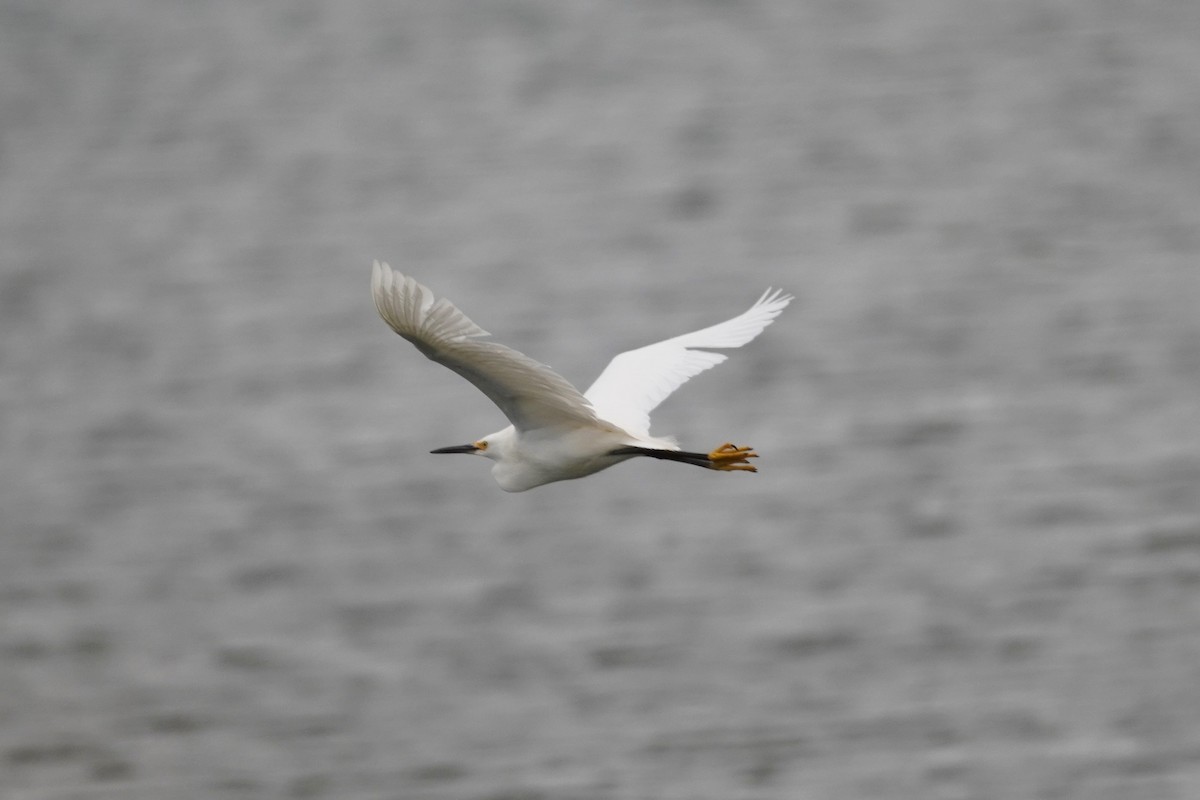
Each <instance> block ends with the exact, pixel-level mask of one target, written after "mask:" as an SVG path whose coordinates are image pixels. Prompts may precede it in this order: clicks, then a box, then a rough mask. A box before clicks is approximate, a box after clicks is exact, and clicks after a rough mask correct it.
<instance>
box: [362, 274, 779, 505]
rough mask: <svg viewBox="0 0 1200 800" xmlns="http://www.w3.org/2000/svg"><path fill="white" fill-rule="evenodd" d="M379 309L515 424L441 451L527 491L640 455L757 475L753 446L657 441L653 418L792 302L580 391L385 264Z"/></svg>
mask: <svg viewBox="0 0 1200 800" xmlns="http://www.w3.org/2000/svg"><path fill="white" fill-rule="evenodd" d="M371 294H372V295H373V297H374V298H375V308H376V309H377V310H378V311H379V316H381V317H382V318H383V320H384V322H386V323H387V324H388V325H389V326H390V327H391V328H392V330H394V331H395V332H396V333H398V334H400V335H401V336H403V337H404V338H405V339H408V340H409V341H410V342H412V343H413V344H414V345H416V347H417V349H418V350H420V351H421V352H422V353H424V354H425V355H426V356H427V357H428V358H430V359H431V360H433V361H436V362H438V363H440V364H443V365H444V366H446V367H449V368H450V369H452V370H454V371H455V372H457V373H458V374H459V375H462V376H463V377H464V378H466V379H467V380H468V381H470V382H471V383H473V384H474V385H475V386H476V388H478V389H479V390H480V391H481V392H483V393H484V394H485V395H487V396H488V398H489V399H491V401H492V402H493V403H495V404H496V405H497V406H498V407H499V408H500V410H501V411H502V412H504V415H505V416H506V417H508V420H509V422H511V423H512V424H511V425H510V426H509V427H507V428H505V429H503V430H501V431H497V432H496V433H494V434H491V435H490V436H485V437H483V438H482V439H478V440H476V441H474V442H472V443H471V444H469V445H459V446H456V447H446V448H440V449H438V450H434V451H432V452H435V453H473V454H475V455H482V456H485V457H487V458H490V459H492V460H493V461H495V462H496V463H495V465H494V466H493V467H492V474H493V476H494V477H495V478H496V482H497V483H499V484H500V488H502V489H504V490H505V491H510V492H519V491H524V490H526V489H532V488H533V487H535V486H540V485H542V484H543V483H550V482H552V481H558V480H566V479H569V478H580V477H583V476H585V475H590V474H592V473H593V472H598V471H600V470H602V469H605V468H606V467H610V466H612V465H614V464H618V463H620V462H621V461H625V460H627V459H629V458H634V457H636V456H649V457H652V458H660V459H665V460H669V461H680V462H683V463H688V464H694V465H696V466H702V467H706V468H708V469H716V470H723V471H735V470H740V471H749V472H753V471H755V470H754V467H752V466H750V464H749V461H748V459H750V458H755V457H756V456H757V454H756V453H754V451H753V450H751V448H749V447H736V446H734V445H732V444H725V445H722V446H721V447H719V448H716V449H714V450H713V451H712V452H709V453H694V452H685V451H682V450H680V449H679V448H678V446H676V445H675V443H674V442H673V441H672V440H670V439H660V438H655V437H653V436H651V435H650V412H651V411H653V410H654V409H655V408H656V407H657V406H658V405H659V403H661V402H662V401H663V400H665V399H666V398H667V397H668V396H670V394H671V393H672V392H674V391H675V390H676V389H678V388H679V387H680V386H682V385H683V384H684V383H685V382H687V380H688V379H690V378H692V377H694V376H696V375H698V374H699V373H701V372H703V371H704V370H707V369H710V368H712V367H714V366H716V365H717V364H720V363H721V362H722V361H724V360H725V359H726V358H727V356H726V355H724V354H723V353H713V352H710V351H709V350H708V349H707V348H732V347H741V346H742V345H744V344H746V343H747V342H749V341H751V340H752V339H754V338H755V337H756V336H758V335H759V334H760V333H762V331H763V329H764V328H766V327H767V326H768V325H770V324H771V322H772V321H773V320H774V319H775V317H777V316H779V314H780V312H782V311H783V309H784V308H785V307H787V304H788V303H789V302H791V300H792V297H791V295H785V294H783V293H782V292H781V291H779V290H774V291H772V290H770V289H768V290H767V291H766V292H765V293H764V294H763V295H762V297H760V298H759V299H758V302H756V303H755V304H754V305H753V306H751V307H750V309H749V310H748V311H746V312H744V313H743V314H740V315H739V316H737V317H734V318H733V319H731V320H728V321H726V322H722V323H720V324H717V325H713V326H711V327H708V328H704V329H702V330H698V331H694V332H692V333H687V334H684V335H682V336H676V337H674V338H672V339H667V340H665V341H662V342H658V343H656V344H651V345H647V346H646V347H641V348H638V349H636V350H629V351H627V352H625V353H621V354H620V355H618V356H617V357H616V358H614V359H613V360H612V361H611V362H610V363H609V365H608V366H607V367H606V368H605V369H604V371H603V372H602V373H600V377H598V378H597V379H596V380H595V382H594V383H593V384H592V385H591V387H590V388H589V389H588V390H587V392H585V393H583V394H580V392H579V390H578V389H576V388H575V387H574V386H572V385H571V383H570V382H569V381H567V380H566V379H565V378H563V377H562V376H560V375H558V374H557V373H556V372H554V371H553V370H552V369H550V368H549V367H547V366H546V365H545V364H540V363H538V362H537V361H534V360H533V359H531V358H529V357H528V356H526V355H524V354H522V353H519V352H517V351H516V350H513V349H512V348H509V347H505V346H504V345H502V344H499V343H497V342H493V341H488V340H486V339H484V338H483V337H486V336H488V333H487V331H485V330H483V329H482V328H480V327H479V326H478V325H476V324H475V323H474V322H472V321H471V320H470V319H469V318H468V317H467V316H466V315H465V314H463V313H462V312H461V311H459V310H458V309H457V308H456V307H455V306H454V305H453V304H452V303H451V302H450V301H449V300H446V299H445V298H435V297H434V296H433V293H432V292H431V291H430V290H429V289H427V288H426V287H424V286H422V285H421V284H419V283H417V282H416V281H415V280H413V279H412V278H410V277H407V276H405V275H402V274H400V273H399V272H395V271H394V270H392V269H391V267H389V266H388V265H387V264H381V263H380V262H378V261H376V262H375V265H374V268H373V270H372V274H371Z"/></svg>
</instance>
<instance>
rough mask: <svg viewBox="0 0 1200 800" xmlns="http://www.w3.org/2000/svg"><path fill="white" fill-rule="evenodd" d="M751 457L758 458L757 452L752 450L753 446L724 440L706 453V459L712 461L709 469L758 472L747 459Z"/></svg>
mask: <svg viewBox="0 0 1200 800" xmlns="http://www.w3.org/2000/svg"><path fill="white" fill-rule="evenodd" d="M751 458H758V453H756V452H754V448H752V447H738V446H737V445H735V444H733V443H732V442H726V443H725V444H723V445H721V446H720V447H718V448H717V449H716V450H713V451H712V452H711V453H709V454H708V460H709V461H711V462H712V465H711V466H710V467H709V469H719V470H725V471H733V470H742V471H744V472H758V470H757V469H755V468H754V467H753V466H752V465H751V464H750V461H749V459H751Z"/></svg>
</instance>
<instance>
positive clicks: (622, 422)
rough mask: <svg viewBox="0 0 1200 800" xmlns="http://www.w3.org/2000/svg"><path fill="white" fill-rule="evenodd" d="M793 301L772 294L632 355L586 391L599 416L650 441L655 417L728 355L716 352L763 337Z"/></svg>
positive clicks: (616, 361)
mask: <svg viewBox="0 0 1200 800" xmlns="http://www.w3.org/2000/svg"><path fill="white" fill-rule="evenodd" d="M791 301H792V296H791V295H786V294H784V293H783V292H782V290H779V289H775V290H771V289H768V290H767V291H766V292H764V293H763V296H762V297H760V298H758V302H756V303H755V304H754V305H753V306H751V307H750V310H748V311H746V312H745V313H744V314H741V315H740V316H737V317H734V318H733V319H731V320H728V321H726V322H722V323H720V324H718V325H713V326H711V327H708V328H704V329H702V330H698V331H694V332H692V333H685V334H683V335H682V336H676V337H675V338H673V339H667V340H666V341H662V342H658V343H656V344H651V345H647V346H646V347H641V348H638V349H637V350H628V351H626V352H624V353H621V354H620V355H619V356H617V357H616V358H614V359H613V360H612V361H611V362H609V364H608V366H607V367H605V369H604V372H602V373H600V377H598V378H596V381H595V383H593V384H592V385H591V387H590V388H589V389H588V390H587V391H586V392H584V397H586V398H587V399H588V400H589V401H591V404H592V408H593V409H595V412H596V415H597V416H598V417H600V418H601V419H603V420H604V421H606V422H611V423H612V424H614V425H618V426H620V427H621V428H622V429H624V430H626V431H628V432H629V433H632V434H634V435H635V436H649V434H650V412H651V411H653V410H654V409H655V408H657V407H658V404H659V403H661V402H662V401H663V400H666V399H667V397H669V396H670V395H671V393H672V392H674V391H675V390H676V389H678V388H679V387H680V386H682V385H683V384H684V383H686V382H687V381H688V380H689V379H690V378H693V377H695V376H696V375H699V374H700V373H701V372H704V371H705V370H706V369H711V368H712V367H715V366H716V365H717V364H720V363H721V362H722V361H724V360H725V359H726V358H728V356H726V355H725V354H723V353H712V352H709V351H708V350H707V349H697V348H712V347H741V346H742V345H744V344H746V343H747V342H749V341H751V340H753V339H754V338H755V337H756V336H758V335H759V334H760V333H762V332H763V329H764V328H766V327H767V326H768V325H770V324H771V322H772V321H774V319H775V318H776V317H777V316H779V314H780V312H781V311H783V309H784V308H786V307H787V304H788V303H790V302H791Z"/></svg>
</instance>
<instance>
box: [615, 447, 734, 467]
mask: <svg viewBox="0 0 1200 800" xmlns="http://www.w3.org/2000/svg"><path fill="white" fill-rule="evenodd" d="M608 454H609V455H611V456H647V457H649V458H658V459H662V460H663V461H678V462H680V463H681V464H691V465H692V466H696V467H704V468H705V469H717V470H723V471H728V470H744V471H747V472H755V471H756V470H755V469H754V467H752V466H750V464H749V462H748V461H747V459H748V458H757V457H758V454H757V453H755V452H754V451H752V450H751V449H750V448H749V447H735V446H734V445H731V444H730V445H722V446H721V447H718V448H717V449H716V450H714V451H713V452H711V453H690V452H687V451H686V450H660V449H658V448H656V447H638V446H637V445H628V446H626V447H618V448H617V449H616V450H610V451H609V453H608Z"/></svg>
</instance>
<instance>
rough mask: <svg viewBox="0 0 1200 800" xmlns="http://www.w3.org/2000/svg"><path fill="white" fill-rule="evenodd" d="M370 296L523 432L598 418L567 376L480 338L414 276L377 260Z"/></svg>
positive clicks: (395, 324) (404, 332) (396, 325)
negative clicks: (403, 273)
mask: <svg viewBox="0 0 1200 800" xmlns="http://www.w3.org/2000/svg"><path fill="white" fill-rule="evenodd" d="M371 294H372V296H374V298H375V308H376V310H378V311H379V316H381V317H383V321H384V322H386V323H387V324H388V325H389V326H390V327H391V329H392V330H394V331H395V332H396V333H398V334H400V335H401V336H403V337H404V338H405V339H408V340H409V341H410V342H412V343H413V344H414V345H416V346H417V349H418V350H420V351H421V352H422V353H424V354H425V355H426V356H427V357H428V358H430V359H432V360H433V361H437V362H438V363H439V364H443V365H444V366H447V367H449V368H450V369H452V370H454V371H455V372H457V373H458V374H459V375H462V376H463V377H464V378H466V379H467V380H469V381H470V382H471V383H473V384H475V386H476V388H478V389H479V391H481V392H483V393H484V394H485V395H487V396H488V398H489V399H490V400H491V401H492V402H493V403H495V404H496V405H497V406H499V407H500V410H501V411H503V412H504V416H506V417H508V419H509V421H510V422H512V424H513V425H515V426H516V427H517V428H518V429H519V430H530V429H532V428H541V427H547V426H553V425H562V424H573V425H578V424H591V425H595V424H596V423H597V422H598V420H597V419H596V415H595V413H594V412H593V411H592V407H591V405H590V404H589V403H588V401H587V400H586V399H584V397H583V395H581V394H580V393H579V390H578V389H576V388H575V387H574V386H572V385H571V384H570V383H569V382H568V381H567V380H566V379H565V378H563V377H562V376H560V375H558V374H557V373H556V372H554V371H553V370H552V369H550V368H549V367H547V366H546V365H545V364H539V363H538V362H536V361H534V360H533V359H532V358H529V357H528V356H525V355H523V354H521V353H518V352H517V351H516V350H513V349H512V348H509V347H505V346H504V345H502V344H497V343H496V342H488V341H480V340H479V337H482V336H487V335H488V332H487V331H485V330H484V329H483V328H480V327H479V326H478V325H476V324H475V323H474V322H472V321H471V320H469V319H468V318H467V316H466V314H463V313H462V312H461V311H459V310H458V309H457V308H455V307H454V304H453V303H451V302H450V301H449V300H446V299H445V298H439V299H435V298H434V296H433V292H431V291H429V289H427V288H426V287H424V286H422V285H421V284H419V283H417V282H416V281H415V280H413V279H412V278H410V277H408V276H406V275H402V274H400V273H399V272H394V271H393V270H392V268H391V267H389V266H388V265H387V264H380V263H379V262H378V261H376V262H375V266H374V268H373V270H372V272H371Z"/></svg>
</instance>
